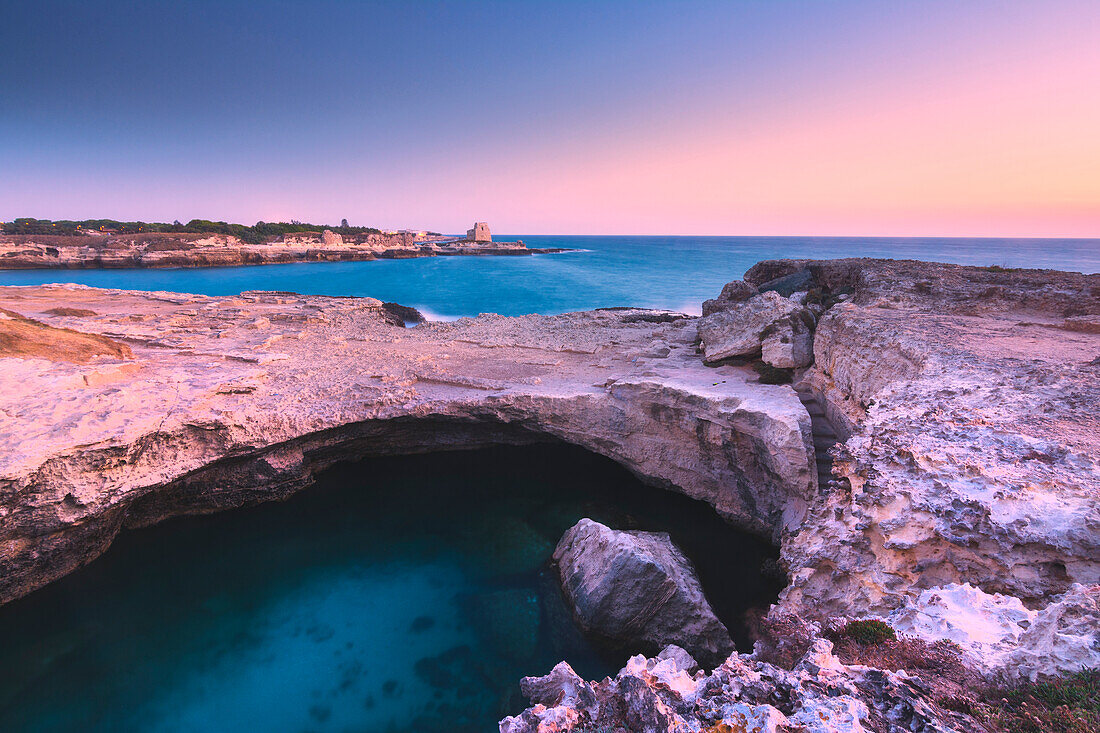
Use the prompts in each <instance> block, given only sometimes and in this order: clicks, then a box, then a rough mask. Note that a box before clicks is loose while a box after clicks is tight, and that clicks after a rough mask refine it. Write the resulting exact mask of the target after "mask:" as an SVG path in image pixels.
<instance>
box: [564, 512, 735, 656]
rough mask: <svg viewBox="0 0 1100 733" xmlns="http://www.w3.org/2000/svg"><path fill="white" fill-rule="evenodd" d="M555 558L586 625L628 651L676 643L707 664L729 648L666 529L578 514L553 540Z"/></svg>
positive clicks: (691, 570)
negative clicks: (639, 528)
mask: <svg viewBox="0 0 1100 733" xmlns="http://www.w3.org/2000/svg"><path fill="white" fill-rule="evenodd" d="M554 562H556V563H557V565H558V570H559V573H560V576H561V583H562V590H563V591H564V593H565V598H566V600H567V601H569V603H570V605H571V606H572V607H573V612H574V616H575V617H576V619H577V621H578V622H579V623H580V626H581V628H583V629H584V630H585V631H589V632H595V633H597V634H598V635H599V636H601V637H603V638H605V639H609V640H612V641H615V642H618V643H620V644H625V645H627V646H628V647H629V648H630V649H631V650H633V651H650V652H651V653H652V652H655V651H657V650H658V649H661V648H663V647H665V646H667V645H668V644H676V645H678V646H680V647H681V648H683V649H685V650H686V651H687V652H688V653H690V654H691V655H692V656H693V657H695V658H696V659H698V660H699V661H700V662H702V663H703V664H704V665H706V666H708V667H712V666H714V665H716V664H718V663H720V662H721V661H722V660H723V659H725V658H726V657H727V656H728V655H729V653H730V652H731V651H733V642H732V641H731V640H730V636H729V632H728V631H727V630H726V627H725V626H723V625H722V622H721V621H719V620H718V617H717V616H715V615H714V611H713V610H712V609H711V607H710V603H708V602H707V599H706V596H704V595H703V589H702V587H701V586H700V585H699V579H698V578H697V577H696V575H695V570H694V568H692V566H691V563H690V562H689V561H688V559H687V558H686V557H684V555H683V553H681V552H680V550H679V548H677V547H676V545H674V544H673V543H672V540H671V539H669V536H668V534H666V533H663V532H636V531H617V530H613V529H611V528H609V527H606V526H605V525H603V524H600V523H599V522H594V521H592V520H591V519H582V520H580V521H579V522H577V524H575V525H574V526H573V527H571V528H570V529H569V530H567V531H566V533H565V534H564V535H563V536H562V538H561V541H560V542H558V546H557V549H555V550H554Z"/></svg>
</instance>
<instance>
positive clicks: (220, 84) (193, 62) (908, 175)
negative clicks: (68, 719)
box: [0, 0, 1100, 237]
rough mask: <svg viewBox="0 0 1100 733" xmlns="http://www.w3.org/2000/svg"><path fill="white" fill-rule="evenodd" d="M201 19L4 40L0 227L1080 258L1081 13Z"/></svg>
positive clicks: (1086, 125) (1086, 189)
mask: <svg viewBox="0 0 1100 733" xmlns="http://www.w3.org/2000/svg"><path fill="white" fill-rule="evenodd" d="M219 7H220V8H221V9H220V10H218V11H217V12H215V11H214V10H211V11H210V13H209V14H207V16H204V18H203V19H201V22H200V21H199V20H198V19H195V18H192V17H190V16H187V15H186V14H183V15H181V16H180V17H178V18H176V17H173V18H163V17H159V16H158V17H150V18H142V17H138V16H136V15H135V17H134V18H132V19H131V20H132V21H133V23H134V24H136V25H141V26H142V28H143V31H142V32H141V33H138V34H136V35H134V36H133V43H132V44H130V45H127V46H119V47H115V49H114V50H113V51H112V52H111V54H107V53H106V52H105V51H104V49H103V46H102V45H101V44H99V45H97V44H98V42H96V44H92V45H90V46H89V47H88V48H81V47H79V44H80V42H81V41H80V40H79V39H81V38H87V37H94V36H95V34H94V33H91V34H89V33H83V31H82V33H81V34H78V35H76V36H72V37H69V36H66V34H65V33H62V32H60V31H58V32H52V33H51V34H49V35H47V36H44V37H41V38H34V39H29V40H26V43H27V45H26V47H25V48H21V47H20V46H19V44H20V43H22V42H23V41H21V40H20V38H19V37H13V38H10V39H7V40H9V41H10V42H11V43H10V44H9V48H10V49H11V53H13V54H18V55H19V56H20V57H21V58H23V59H24V62H23V63H22V64H21V65H20V66H19V67H17V69H18V70H19V71H20V72H24V73H25V76H26V78H25V79H23V80H22V81H20V79H19V78H18V75H16V74H12V75H10V76H9V78H8V79H7V80H6V81H5V79H3V78H0V82H5V84H4V86H2V87H0V93H4V92H7V95H6V96H7V97H8V98H15V97H14V96H12V95H18V98H20V99H23V100H24V101H23V102H22V103H21V104H20V105H5V107H6V109H5V110H3V111H0V155H2V159H3V160H4V165H5V171H4V175H0V219H3V218H11V217H14V216H39V217H43V218H84V217H113V218H120V219H144V220H169V221H170V220H172V219H181V220H184V221H186V220H187V219H189V218H193V217H197V218H211V219H226V220H230V221H239V222H245V223H252V222H254V221H256V220H260V219H262V220H268V221H271V220H287V219H292V218H293V219H300V220H309V221H319V222H336V221H339V219H341V218H345V217H346V218H348V219H349V220H351V221H352V223H358V224H370V225H375V226H380V227H394V228H401V227H416V228H428V229H434V230H441V231H448V232H451V231H461V230H464V229H465V228H466V227H468V226H469V224H470V222H472V221H473V220H475V219H477V220H485V221H488V222H490V224H491V225H492V226H493V229H494V230H495V231H498V232H507V233H515V234H536V233H577V234H715V235H733V234H741V235H753V234H757V235H764V234H769V235H784V234H789V235H798V234H804V235H928V236H935V235H941V236H1055V237H1056V236H1062V237H1070V236H1072V237H1100V2H1096V0H1052V1H1051V2H1046V3H1038V2H1024V1H1022V0H1020V1H1013V0H1004V1H1003V2H991V1H987V0H973V1H972V2H967V3H958V2H954V1H950V2H948V1H946V0H927V2H918V3H877V2H858V1H857V0H837V2H830V3H812V2H811V3H795V2H789V3H788V2H777V3H757V2H740V3H707V2H698V3H695V2H693V3H683V4H681V3H668V4H660V3H646V4H642V5H637V4H631V3H626V4H621V5H620V4H617V3H614V2H609V3H607V4H598V5H594V6H592V5H571V4H563V5H561V6H553V7H552V6H537V5H510V6H508V8H509V11H508V12H503V10H502V9H501V8H502V6H500V5H486V4H482V3H471V4H459V5H453V6H446V7H445V8H443V9H440V8H439V7H436V6H430V7H429V6H423V7H420V8H419V9H418V10H417V11H416V12H413V11H412V10H409V8H408V6H405V5H401V4H394V5H392V6H387V9H386V10H385V11H381V10H377V9H373V10H372V9H370V8H368V6H365V5H363V6H360V5H356V4H344V5H340V4H337V5H325V4H322V5H320V6H318V8H315V9H314V10H315V12H307V10H308V9H307V8H304V7H303V8H300V9H299V8H297V7H296V6H287V7H284V8H282V11H281V13H282V15H280V13H277V12H264V13H258V12H256V13H254V14H253V15H251V16H249V17H248V18H242V17H241V16H242V14H245V13H251V12H253V11H251V10H248V9H247V7H248V6H246V5H233V4H230V5H226V6H219ZM370 7H371V8H373V7H374V6H370ZM440 7H443V6H440ZM321 9H324V12H321ZM299 11H300V12H299ZM28 12H29V11H28ZM143 12H145V11H143ZM148 12H150V13H154V12H160V13H164V12H167V11H164V10H160V11H153V10H149V11H148ZM219 13H221V15H219ZM433 13H436V14H440V17H439V18H436V17H434V16H433ZM78 14H79V12H78V10H77V9H73V10H72V12H71V13H70V15H73V18H72V22H73V23H79V24H83V25H81V28H85V27H87V28H92V29H94V28H95V24H96V23H98V22H101V21H100V20H98V19H101V18H103V17H106V16H103V15H102V14H89V17H87V18H82V17H75V15H78ZM70 15H66V16H65V18H66V19H69V17H70ZM337 15H339V16H340V17H335V16H337ZM222 16H224V17H222ZM116 20H117V19H116ZM64 22H68V20H65V21H64ZM118 22H120V23H122V22H126V19H125V18H123V19H121V20H118ZM189 23H192V24H197V25H196V27H194V28H190V29H189V26H188V25H187V24H189ZM241 23H247V24H248V27H250V28H253V29H254V33H252V34H250V35H244V36H242V35H240V34H239V33H238V31H237V29H238V28H239V27H240V26H241ZM156 28H163V29H166V30H165V32H164V33H165V35H163V36H157V35H156V31H155V29H156ZM168 29H170V30H168ZM364 29H370V32H371V34H372V35H371V36H370V38H371V39H372V40H371V42H370V43H365V42H363V35H362V34H363V33H364ZM475 30H476V31H477V37H478V38H479V39H481V40H480V42H479V44H480V45H478V47H477V52H476V53H474V52H473V51H472V49H471V47H470V45H469V42H468V40H467V39H468V38H469V37H470V34H471V33H472V32H473V31H475ZM223 31H224V34H223ZM274 34H283V35H282V37H285V38H291V39H294V42H295V43H297V44H298V45H297V46H294V47H292V48H280V49H272V48H271V46H270V44H267V43H266V42H265V41H264V39H265V38H267V37H270V36H273V35H274ZM341 34H343V35H341ZM410 34H414V35H415V37H416V38H417V45H416V49H415V53H414V52H412V51H411V50H410V47H409V46H408V43H407V39H408V37H409V35H410ZM223 35H224V37H223ZM345 35H346V37H343V36H345ZM63 38H68V40H66V41H65V42H64V43H60V44H59V45H58V46H56V47H54V46H51V45H50V44H51V43H52V41H51V39H63ZM73 39H77V40H73ZM0 40H4V38H3V37H2V36H0ZM32 41H33V43H32ZM230 41H231V42H230ZM89 43H91V42H90V41H89ZM288 43H291V42H290V41H288ZM196 44H198V45H197V46H196ZM177 45H179V46H180V47H178V48H177V47H176V46H177ZM131 46H132V47H131ZM126 54H132V55H133V58H128V57H127V56H126ZM372 54H373V55H372ZM70 56H71V58H70ZM36 74H37V76H35V75H36ZM112 85H113V86H112ZM9 87H12V88H10V89H9ZM24 87H25V88H24ZM56 100H63V101H64V103H63V104H62V102H61V101H56ZM55 101H56V103H55ZM51 105H52V106H51Z"/></svg>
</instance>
